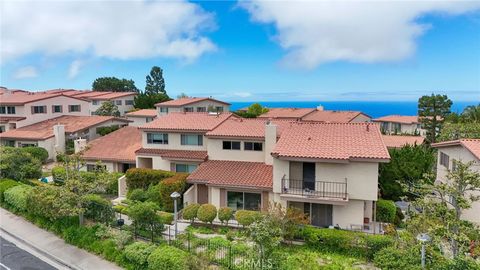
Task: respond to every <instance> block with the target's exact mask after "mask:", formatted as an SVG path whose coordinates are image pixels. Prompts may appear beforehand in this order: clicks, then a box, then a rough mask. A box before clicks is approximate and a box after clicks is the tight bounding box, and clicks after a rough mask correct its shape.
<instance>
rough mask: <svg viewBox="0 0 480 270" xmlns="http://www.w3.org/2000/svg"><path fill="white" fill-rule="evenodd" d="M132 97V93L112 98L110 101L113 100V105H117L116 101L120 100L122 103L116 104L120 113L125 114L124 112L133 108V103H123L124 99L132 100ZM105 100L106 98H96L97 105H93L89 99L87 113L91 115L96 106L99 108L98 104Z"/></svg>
mask: <svg viewBox="0 0 480 270" xmlns="http://www.w3.org/2000/svg"><path fill="white" fill-rule="evenodd" d="M133 98H134V95H131V96H126V97H120V98H116V99H112V100H110V101H113V103H114V104H115V105H117V104H116V101H117V100H121V101H122V105H117V107H118V111H119V112H120V115H125V113H127V112H129V111H131V110H133V109H134V107H133V105H125V101H127V100H132V101H133ZM105 101H106V100H97V105H94V104H93V101H90V102H89V107H88V109H89V111H88V114H89V115H92V114H93V113H94V112H95V111H96V110H98V108H100V106H102V103H103V102H105Z"/></svg>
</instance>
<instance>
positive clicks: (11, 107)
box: [7, 106, 15, 114]
mask: <svg viewBox="0 0 480 270" xmlns="http://www.w3.org/2000/svg"><path fill="white" fill-rule="evenodd" d="M7 114H15V107H13V106H8V107H7Z"/></svg>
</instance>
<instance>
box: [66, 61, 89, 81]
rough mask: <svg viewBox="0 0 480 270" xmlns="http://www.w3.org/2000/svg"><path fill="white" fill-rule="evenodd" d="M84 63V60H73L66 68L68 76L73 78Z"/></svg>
mask: <svg viewBox="0 0 480 270" xmlns="http://www.w3.org/2000/svg"><path fill="white" fill-rule="evenodd" d="M84 65H85V62H84V61H82V60H74V61H73V62H72V63H71V64H70V67H69V68H68V78H69V79H73V78H75V77H77V75H78V73H79V72H80V69H81V68H82V67H83V66H84Z"/></svg>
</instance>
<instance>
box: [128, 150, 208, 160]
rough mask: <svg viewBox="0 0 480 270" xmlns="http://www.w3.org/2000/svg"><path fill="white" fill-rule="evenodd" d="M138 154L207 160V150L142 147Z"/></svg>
mask: <svg viewBox="0 0 480 270" xmlns="http://www.w3.org/2000/svg"><path fill="white" fill-rule="evenodd" d="M136 154H137V155H138V154H145V155H156V156H157V155H158V156H161V157H163V158H167V159H169V158H171V159H182V160H202V161H203V160H206V159H207V156H208V155H207V151H191V150H175V149H153V148H140V149H138V150H137V151H136Z"/></svg>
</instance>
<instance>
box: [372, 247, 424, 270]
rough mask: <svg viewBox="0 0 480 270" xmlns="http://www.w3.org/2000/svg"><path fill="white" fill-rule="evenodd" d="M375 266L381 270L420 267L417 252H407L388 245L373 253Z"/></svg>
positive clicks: (411, 269) (410, 269) (408, 269)
mask: <svg viewBox="0 0 480 270" xmlns="http://www.w3.org/2000/svg"><path fill="white" fill-rule="evenodd" d="M374 263H375V266H377V267H379V268H380V269H382V270H399V269H402V270H416V269H421V267H420V264H421V263H420V256H419V254H415V253H413V254H412V253H411V252H407V251H405V250H403V249H398V248H396V247H388V248H384V249H382V250H380V251H379V252H377V253H376V254H375V258H374Z"/></svg>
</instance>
